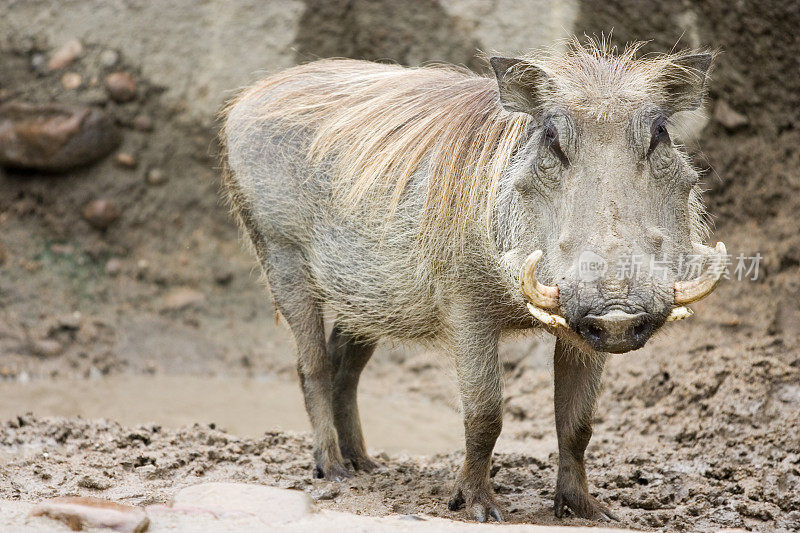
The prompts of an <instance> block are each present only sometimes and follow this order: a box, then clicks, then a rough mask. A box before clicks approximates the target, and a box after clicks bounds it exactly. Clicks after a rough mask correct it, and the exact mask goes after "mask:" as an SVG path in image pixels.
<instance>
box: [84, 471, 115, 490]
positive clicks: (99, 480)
mask: <svg viewBox="0 0 800 533" xmlns="http://www.w3.org/2000/svg"><path fill="white" fill-rule="evenodd" d="M78 486H79V487H83V488H84V489H93V490H106V489H109V488H111V487H112V486H113V483H111V481H109V480H108V479H106V478H104V477H100V476H97V475H89V474H87V475H85V476H83V477H82V478H80V479H79V480H78Z"/></svg>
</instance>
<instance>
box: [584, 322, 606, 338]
mask: <svg viewBox="0 0 800 533" xmlns="http://www.w3.org/2000/svg"><path fill="white" fill-rule="evenodd" d="M583 329H584V332H585V334H586V335H588V336H590V337H594V338H595V339H597V340H602V338H603V333H604V332H603V328H601V327H600V326H595V325H594V324H586V325H585V326H584V327H583Z"/></svg>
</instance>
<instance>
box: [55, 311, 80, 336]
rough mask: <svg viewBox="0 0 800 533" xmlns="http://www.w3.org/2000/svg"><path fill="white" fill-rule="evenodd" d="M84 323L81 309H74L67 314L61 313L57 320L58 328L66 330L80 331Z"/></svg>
mask: <svg viewBox="0 0 800 533" xmlns="http://www.w3.org/2000/svg"><path fill="white" fill-rule="evenodd" d="M82 324H83V314H81V312H80V311H73V312H72V313H67V314H65V315H60V316H59V317H58V318H56V320H55V326H56V328H58V329H60V330H66V331H78V330H79V329H81V325H82Z"/></svg>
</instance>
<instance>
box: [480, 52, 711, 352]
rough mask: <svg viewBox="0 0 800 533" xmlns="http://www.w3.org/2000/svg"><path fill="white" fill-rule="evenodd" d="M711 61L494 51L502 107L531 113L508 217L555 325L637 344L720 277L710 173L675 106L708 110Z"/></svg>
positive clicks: (536, 294) (535, 290)
mask: <svg viewBox="0 0 800 533" xmlns="http://www.w3.org/2000/svg"><path fill="white" fill-rule="evenodd" d="M711 61H712V56H711V55H710V54H677V55H669V56H658V57H652V58H645V59H634V58H633V51H628V52H626V53H625V54H623V55H621V56H615V55H612V54H611V53H610V52H608V51H605V50H599V49H597V48H584V47H574V48H573V50H572V51H571V52H569V53H567V54H566V55H565V56H561V57H559V58H557V59H549V60H544V61H542V62H537V61H535V60H531V59H511V58H501V57H493V58H491V65H492V67H493V69H494V71H495V74H496V76H497V79H498V84H499V88H500V99H501V102H502V105H503V106H504V107H505V108H506V109H507V110H509V111H514V112H523V113H528V114H530V115H532V116H533V120H532V121H531V130H530V132H529V133H530V135H529V137H528V140H527V142H526V144H525V145H524V146H523V147H522V148H521V149H520V150H519V152H518V154H517V156H516V157H515V160H514V162H513V163H512V169H511V178H512V179H513V182H514V189H515V190H514V192H513V193H512V194H513V195H515V198H516V201H515V202H512V203H513V205H514V208H513V213H510V214H509V215H508V216H509V218H510V219H512V223H511V224H512V226H513V228H514V229H513V233H514V234H515V235H514V237H513V239H514V240H515V241H516V243H515V246H517V247H518V248H520V249H524V250H527V251H526V252H525V255H526V256H527V254H528V253H529V252H530V251H531V250H536V251H535V252H534V253H532V254H530V255H529V256H527V260H526V261H525V263H524V267H523V268H522V270H521V275H520V277H521V282H522V289H523V292H524V293H525V296H526V297H527V299H528V301H529V302H530V305H529V306H528V307H529V309H530V310H531V313H533V314H534V316H536V317H537V318H538V319H539V320H541V321H542V322H544V323H545V324H546V325H548V326H549V327H550V328H551V331H553V332H555V333H557V334H561V335H563V336H565V337H567V338H569V339H571V340H572V341H573V342H574V343H576V344H582V345H583V346H584V347H586V345H588V347H590V348H591V349H594V350H599V351H606V352H615V353H622V352H627V351H629V350H635V349H637V348H640V347H641V346H643V345H644V343H645V342H646V341H647V340H648V339H649V338H650V336H651V335H652V334H653V333H654V332H655V331H656V330H657V329H658V328H659V327H661V326H662V325H663V324H664V323H665V322H666V321H668V320H674V319H678V318H683V317H685V316H688V315H689V314H691V312H690V311H689V310H688V309H686V308H685V307H683V306H684V305H685V304H687V303H691V302H693V301H696V300H699V299H700V298H702V297H704V296H705V295H707V294H708V293H710V292H711V291H712V290H713V288H714V286H715V285H716V283H717V281H718V280H719V276H720V274H721V268H719V267H720V266H721V263H720V260H721V259H722V257H723V255H724V254H725V249H724V246H723V245H722V244H721V243H720V245H718V247H717V248H716V249H715V250H714V249H711V248H709V247H706V246H703V245H702V244H701V243H700V241H701V240H702V237H703V234H704V232H705V228H704V224H703V212H702V208H701V204H700V195H699V190H698V185H697V183H698V174H697V172H696V171H695V170H694V169H693V168H692V167H691V165H690V163H689V161H688V158H687V157H686V155H685V154H684V153H683V152H682V151H681V149H680V147H679V146H676V144H675V143H673V139H672V138H671V136H670V129H671V126H672V124H673V121H674V119H675V114H676V113H679V112H682V111H690V110H695V109H697V108H699V107H700V105H701V103H702V99H703V95H704V92H705V85H706V80H707V73H708V69H709V67H710V65H711ZM521 259H525V257H522V258H521ZM540 259H541V261H540ZM519 261H520V260H519V259H518V263H517V264H519ZM691 265H694V266H691ZM537 278H538V280H537Z"/></svg>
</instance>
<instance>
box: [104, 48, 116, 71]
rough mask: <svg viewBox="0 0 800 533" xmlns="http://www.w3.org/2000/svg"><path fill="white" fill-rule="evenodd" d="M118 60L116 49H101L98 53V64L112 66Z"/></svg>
mask: <svg viewBox="0 0 800 533" xmlns="http://www.w3.org/2000/svg"><path fill="white" fill-rule="evenodd" d="M117 61H119V54H118V53H117V51H116V50H103V53H101V54H100V64H101V65H103V66H104V67H113V66H114V65H116V64H117Z"/></svg>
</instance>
